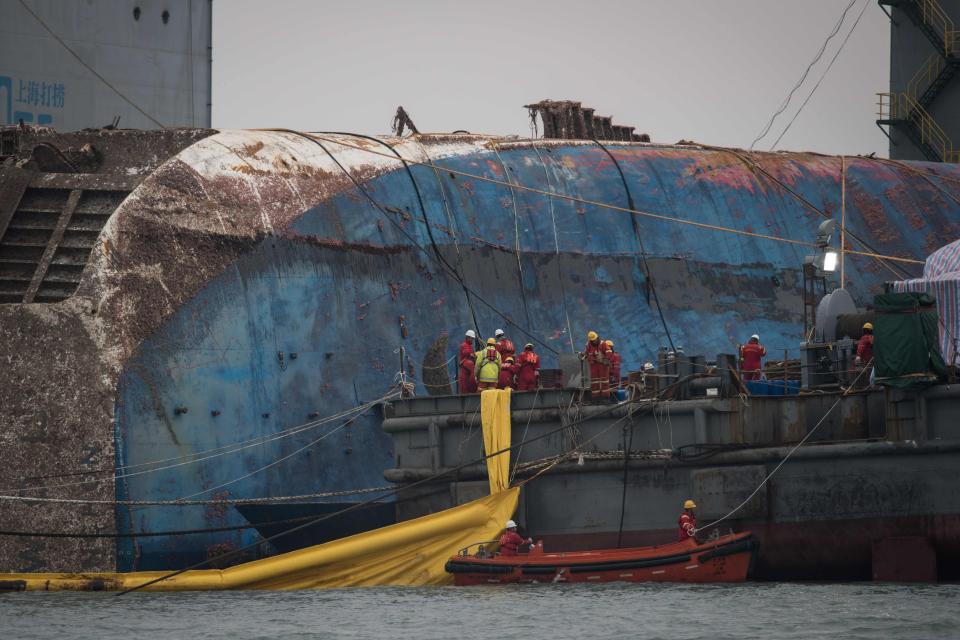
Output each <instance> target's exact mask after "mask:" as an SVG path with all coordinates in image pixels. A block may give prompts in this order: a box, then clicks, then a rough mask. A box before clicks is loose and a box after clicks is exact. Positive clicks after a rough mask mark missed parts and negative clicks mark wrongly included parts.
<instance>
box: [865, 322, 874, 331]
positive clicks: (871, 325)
mask: <svg viewBox="0 0 960 640" xmlns="http://www.w3.org/2000/svg"><path fill="white" fill-rule="evenodd" d="M863 328H864V330H866V329H869V330H870V331H873V323H872V322H864V323H863Z"/></svg>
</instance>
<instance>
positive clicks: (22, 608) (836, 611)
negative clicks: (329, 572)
mask: <svg viewBox="0 0 960 640" xmlns="http://www.w3.org/2000/svg"><path fill="white" fill-rule="evenodd" d="M958 605H960V585H930V586H926V585H925V586H902V585H876V584H845V585H815V584H776V583H771V584H763V583H750V584H743V585H732V586H720V585H705V586H699V585H697V586H680V585H620V584H617V585H539V586H529V587H527V586H523V587H515V586H503V587H478V588H463V589H459V588H456V587H437V588H419V589H406V588H377V589H353V590H344V591H300V592H292V593H285V592H263V593H240V592H232V593H173V594H149V593H141V594H131V595H127V596H123V597H116V596H115V595H112V594H102V593H101V594H84V593H8V594H0V634H2V637H3V638H11V639H18V640H23V639H27V638H58V639H62V638H95V639H97V640H112V639H114V638H116V639H121V638H122V639H123V640H131V639H132V638H137V639H140V638H165V639H172V638H198V639H203V638H231V639H237V640H243V639H254V638H397V639H405V638H409V639H413V640H423V639H425V638H455V639H456V640H472V639H474V638H476V639H478V640H480V639H482V640H513V639H518V640H519V639H522V640H533V639H538V638H549V639H551V640H552V639H559V638H578V639H587V638H617V639H621V638H663V639H664V640H687V639H693V638H704V639H709V640H719V639H722V638H738V639H751V638H757V639H763V640H775V639H779V638H803V639H807V638H842V639H843V640H858V639H861V638H862V639H864V640H867V639H869V640H878V639H880V638H894V639H897V640H901V639H902V640H906V639H914V638H916V639H924V640H928V639H937V640H939V639H942V638H960V607H958Z"/></svg>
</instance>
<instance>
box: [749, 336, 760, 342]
mask: <svg viewBox="0 0 960 640" xmlns="http://www.w3.org/2000/svg"><path fill="white" fill-rule="evenodd" d="M750 339H751V340H756V341H757V342H760V336H758V335H757V334H753V335H752V336H750Z"/></svg>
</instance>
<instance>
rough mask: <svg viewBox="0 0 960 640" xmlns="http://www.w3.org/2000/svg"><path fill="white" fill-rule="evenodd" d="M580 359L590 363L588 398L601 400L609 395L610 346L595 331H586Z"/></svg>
mask: <svg viewBox="0 0 960 640" xmlns="http://www.w3.org/2000/svg"><path fill="white" fill-rule="evenodd" d="M580 359H581V360H585V361H586V362H587V363H588V364H589V365H590V398H591V399H592V400H603V399H607V398H609V397H610V347H608V346H607V343H606V342H604V341H603V340H601V339H600V336H599V335H597V332H596V331H588V332H587V346H585V347H584V348H583V351H581V352H580Z"/></svg>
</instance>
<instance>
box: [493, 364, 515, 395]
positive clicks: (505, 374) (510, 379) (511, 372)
mask: <svg viewBox="0 0 960 640" xmlns="http://www.w3.org/2000/svg"><path fill="white" fill-rule="evenodd" d="M516 375H517V365H516V364H511V363H509V362H505V363H503V364H502V365H500V382H498V383H497V389H506V388H507V387H510V388H511V389H516V388H517V383H516Z"/></svg>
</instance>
